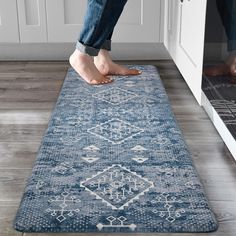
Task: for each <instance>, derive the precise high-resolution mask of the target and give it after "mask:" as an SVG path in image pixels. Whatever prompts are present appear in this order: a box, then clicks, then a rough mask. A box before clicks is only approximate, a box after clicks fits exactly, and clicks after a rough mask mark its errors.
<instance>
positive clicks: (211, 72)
mask: <svg viewBox="0 0 236 236" xmlns="http://www.w3.org/2000/svg"><path fill="white" fill-rule="evenodd" d="M203 73H204V74H205V75H206V76H221V75H230V67H229V65H227V64H219V65H216V66H209V67H206V68H205V69H204V72H203Z"/></svg>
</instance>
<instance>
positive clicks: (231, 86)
mask: <svg viewBox="0 0 236 236" xmlns="http://www.w3.org/2000/svg"><path fill="white" fill-rule="evenodd" d="M202 89H203V91H204V93H205V95H206V96H207V98H208V99H209V101H210V103H211V105H212V106H213V107H214V108H215V110H216V111H217V113H218V114H219V116H220V118H221V119H222V121H223V122H224V124H225V125H226V126H227V128H228V130H229V131H230V133H231V134H232V136H233V137H234V138H235V139H236V78H232V77H230V76H214V77H206V76H204V77H203V81H202Z"/></svg>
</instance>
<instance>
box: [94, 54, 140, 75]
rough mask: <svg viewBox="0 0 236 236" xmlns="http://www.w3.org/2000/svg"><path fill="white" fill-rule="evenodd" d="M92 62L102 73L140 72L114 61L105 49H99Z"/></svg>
mask: <svg viewBox="0 0 236 236" xmlns="http://www.w3.org/2000/svg"><path fill="white" fill-rule="evenodd" d="M94 64H95V65H96V67H97V69H98V70H99V71H100V73H101V74H103V75H140V74H141V73H142V72H141V71H139V70H135V69H128V68H126V67H124V66H121V65H118V64H116V63H114V62H113V61H112V59H111V57H110V54H109V52H108V51H107V50H105V49H101V50H100V51H99V54H98V56H96V57H94Z"/></svg>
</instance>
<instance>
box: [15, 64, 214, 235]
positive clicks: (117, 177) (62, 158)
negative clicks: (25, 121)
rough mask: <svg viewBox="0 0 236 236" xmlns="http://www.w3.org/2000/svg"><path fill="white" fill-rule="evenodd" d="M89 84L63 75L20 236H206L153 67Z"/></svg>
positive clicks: (198, 192)
mask: <svg viewBox="0 0 236 236" xmlns="http://www.w3.org/2000/svg"><path fill="white" fill-rule="evenodd" d="M131 67H135V68H137V69H139V70H142V71H143V74H142V75H141V76H133V77H124V76H121V77H115V82H114V83H112V84H110V85H103V86H90V85H88V84H86V83H85V82H84V81H83V80H82V79H81V78H79V77H78V75H77V74H76V73H75V72H74V71H73V70H72V69H69V71H68V74H67V77H66V80H65V82H64V85H63V88H62V90H61V93H60V96H59V98H58V102H57V104H56V107H55V109H54V112H53V114H52V117H51V120H50V122H49V126H48V129H47V131H46V133H45V136H44V138H43V140H42V143H41V146H40V149H39V153H38V156H37V160H36V163H35V166H34V168H33V173H32V176H31V177H30V179H29V181H28V184H27V186H26V189H25V193H24V196H23V199H22V202H21V204H20V207H19V210H18V213H17V216H16V219H15V223H14V226H15V229H17V230H19V231H23V232H126V233H127V232H209V231H214V230H216V229H217V222H216V219H215V217H214V214H213V213H212V211H211V209H210V208H209V205H208V202H207V199H206V197H205V195H204V191H203V187H202V185H201V183H200V182H199V178H198V175H197V172H196V170H195V168H194V166H193V163H192V160H191V157H190V154H189V152H188V150H187V147H186V144H185V142H184V140H183V138H182V134H181V132H180V129H179V127H178V126H177V124H176V120H175V118H174V116H173V113H172V110H171V108H170V104H169V101H168V97H167V95H166V92H165V89H164V87H163V85H162V82H161V80H160V78H159V75H158V72H157V70H156V68H155V67H154V66H150V65H149V66H131Z"/></svg>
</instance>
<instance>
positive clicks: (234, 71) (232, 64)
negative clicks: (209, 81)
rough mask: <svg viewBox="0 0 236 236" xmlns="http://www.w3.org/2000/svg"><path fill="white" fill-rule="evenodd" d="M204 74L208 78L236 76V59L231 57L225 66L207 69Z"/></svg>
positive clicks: (220, 65)
mask: <svg viewBox="0 0 236 236" xmlns="http://www.w3.org/2000/svg"><path fill="white" fill-rule="evenodd" d="M203 73H204V74H205V75H206V76H222V75H228V76H236V57H235V56H232V57H229V58H228V59H227V60H226V62H225V63H223V64H219V65H216V66H212V67H207V68H205V69H204V72H203Z"/></svg>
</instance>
